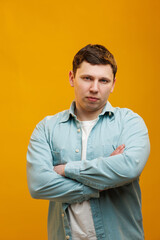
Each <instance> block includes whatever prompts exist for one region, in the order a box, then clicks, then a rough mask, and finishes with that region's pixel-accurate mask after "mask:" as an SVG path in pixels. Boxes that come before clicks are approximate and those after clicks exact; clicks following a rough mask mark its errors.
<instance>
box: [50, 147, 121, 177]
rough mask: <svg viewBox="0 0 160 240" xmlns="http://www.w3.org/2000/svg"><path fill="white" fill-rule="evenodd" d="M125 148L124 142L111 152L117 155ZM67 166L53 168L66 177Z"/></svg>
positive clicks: (112, 154)
mask: <svg viewBox="0 0 160 240" xmlns="http://www.w3.org/2000/svg"><path fill="white" fill-rule="evenodd" d="M124 148H125V145H124V144H122V145H120V146H118V147H117V148H116V149H115V150H114V151H113V152H112V153H111V155H110V156H115V155H118V154H121V153H123V151H124ZM65 166H66V164H60V165H57V166H55V167H54V168H53V170H54V171H55V172H56V173H57V174H59V175H61V176H64V177H65Z"/></svg>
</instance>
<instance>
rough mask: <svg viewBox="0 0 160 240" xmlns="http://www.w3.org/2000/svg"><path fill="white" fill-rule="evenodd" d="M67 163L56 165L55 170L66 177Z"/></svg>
mask: <svg viewBox="0 0 160 240" xmlns="http://www.w3.org/2000/svg"><path fill="white" fill-rule="evenodd" d="M64 169H65V164H61V165H57V166H54V168H53V170H54V171H55V172H56V173H58V174H59V175H61V176H64V177H65V171H64Z"/></svg>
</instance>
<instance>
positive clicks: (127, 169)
mask: <svg viewBox="0 0 160 240" xmlns="http://www.w3.org/2000/svg"><path fill="white" fill-rule="evenodd" d="M74 107H75V103H74V102H73V103H72V105H71V107H70V110H66V111H63V112H60V113H58V114H56V115H54V116H48V117H46V118H45V119H43V120H42V121H41V122H40V123H39V124H38V125H37V126H36V128H35V130H34V132H33V134H32V136H31V139H30V143H29V146H28V153H27V179H28V186H29V191H30V193H31V196H32V197H33V198H36V199H46V200H50V204H49V214H48V239H49V240H64V239H72V235H71V230H70V226H69V221H68V214H67V213H68V209H67V208H68V206H69V205H70V204H72V203H80V202H83V201H85V200H89V201H90V205H91V211H92V216H93V221H94V225H95V230H96V235H97V239H98V240H142V239H144V232H143V225H142V214H141V191H140V186H139V176H140V174H141V172H142V170H143V168H144V166H145V164H146V161H147V159H148V156H149V152H150V144H149V138H148V131H147V128H146V125H145V123H144V121H143V119H142V118H141V117H140V116H139V115H138V114H136V113H134V112H133V111H131V110H129V109H127V108H118V107H117V108H113V107H112V106H111V104H110V103H109V102H107V104H106V106H105V107H104V109H103V111H102V113H101V114H100V115H99V117H98V121H97V123H96V125H95V126H94V127H93V129H92V131H91V133H90V135H89V137H88V143H87V157H86V160H85V161H81V148H82V133H81V127H80V122H79V121H78V120H77V118H76V116H75V115H74ZM121 144H125V150H124V152H123V154H119V155H115V156H110V154H111V153H112V152H113V151H114V149H116V148H117V147H118V146H119V145H121ZM58 164H66V167H65V175H66V177H62V176H60V175H58V174H57V173H56V172H55V171H54V170H53V167H54V166H55V165H58ZM99 190H104V191H102V192H99Z"/></svg>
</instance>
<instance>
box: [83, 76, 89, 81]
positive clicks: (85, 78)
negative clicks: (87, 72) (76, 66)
mask: <svg viewBox="0 0 160 240" xmlns="http://www.w3.org/2000/svg"><path fill="white" fill-rule="evenodd" d="M83 79H84V80H91V77H88V76H86V77H83Z"/></svg>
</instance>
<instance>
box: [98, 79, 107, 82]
mask: <svg viewBox="0 0 160 240" xmlns="http://www.w3.org/2000/svg"><path fill="white" fill-rule="evenodd" d="M100 82H101V83H109V80H107V79H100Z"/></svg>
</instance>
